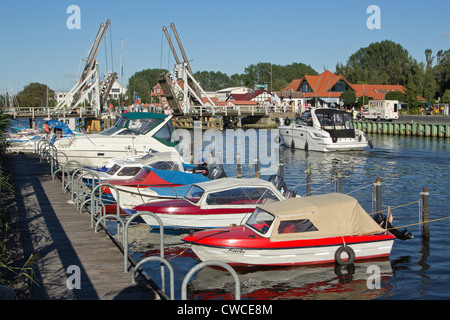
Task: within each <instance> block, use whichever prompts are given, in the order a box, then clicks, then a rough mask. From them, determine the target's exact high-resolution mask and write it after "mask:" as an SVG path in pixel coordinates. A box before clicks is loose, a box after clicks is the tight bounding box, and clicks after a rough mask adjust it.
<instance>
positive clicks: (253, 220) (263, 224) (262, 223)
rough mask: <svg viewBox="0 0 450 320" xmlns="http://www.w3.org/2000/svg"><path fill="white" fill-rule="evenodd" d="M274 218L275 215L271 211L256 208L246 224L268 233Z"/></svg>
mask: <svg viewBox="0 0 450 320" xmlns="http://www.w3.org/2000/svg"><path fill="white" fill-rule="evenodd" d="M274 219H275V217H274V216H273V215H272V214H270V213H269V212H267V211H264V210H263V209H261V208H256V209H255V211H253V213H252V215H251V216H250V218H248V220H247V222H246V223H245V224H246V225H247V226H249V227H251V228H253V229H255V230H256V231H258V232H260V233H262V234H266V233H267V231H268V230H269V228H270V226H271V225H272V223H273V220H274Z"/></svg>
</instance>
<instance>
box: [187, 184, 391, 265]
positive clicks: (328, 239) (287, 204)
mask: <svg viewBox="0 0 450 320" xmlns="http://www.w3.org/2000/svg"><path fill="white" fill-rule="evenodd" d="M395 238H396V237H395V236H394V235H393V234H391V233H390V232H389V231H387V230H386V229H383V228H382V227H380V226H379V225H378V224H377V223H376V222H375V220H374V219H372V217H370V216H369V215H368V214H367V213H366V212H365V210H364V209H363V208H362V207H361V206H360V205H359V204H358V202H357V201H356V199H354V198H352V197H350V196H348V195H344V194H339V193H332V194H324V195H317V196H309V197H302V198H291V199H287V200H284V201H280V202H276V203H269V204H267V205H262V206H258V207H257V208H256V209H255V211H254V212H253V214H252V215H251V216H250V217H249V218H248V220H247V221H246V222H245V224H243V225H240V226H231V227H226V228H216V229H211V230H205V231H199V232H196V233H194V234H192V235H189V236H187V237H185V238H184V239H183V241H185V242H187V243H189V244H191V245H192V250H193V251H194V253H195V254H196V255H197V256H198V257H199V258H200V259H201V260H203V261H207V260H220V261H223V262H225V263H228V264H231V265H272V266H273V265H306V264H323V263H334V262H337V263H338V264H350V263H353V262H354V261H355V260H361V259H373V258H381V257H388V256H389V254H390V252H391V249H392V245H393V243H394V239H395Z"/></svg>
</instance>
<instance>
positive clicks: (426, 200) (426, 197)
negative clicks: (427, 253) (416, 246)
mask: <svg viewBox="0 0 450 320" xmlns="http://www.w3.org/2000/svg"><path fill="white" fill-rule="evenodd" d="M420 195H421V198H422V221H421V222H422V223H423V224H422V230H423V235H424V236H425V237H429V236H430V224H429V223H428V221H429V220H430V189H429V188H428V187H423V192H421V193H420Z"/></svg>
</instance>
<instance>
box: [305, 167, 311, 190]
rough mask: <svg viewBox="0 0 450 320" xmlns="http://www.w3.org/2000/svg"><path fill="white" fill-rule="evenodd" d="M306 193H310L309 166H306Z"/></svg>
mask: <svg viewBox="0 0 450 320" xmlns="http://www.w3.org/2000/svg"><path fill="white" fill-rule="evenodd" d="M306 195H307V196H310V195H311V166H310V165H308V167H307V168H306Z"/></svg>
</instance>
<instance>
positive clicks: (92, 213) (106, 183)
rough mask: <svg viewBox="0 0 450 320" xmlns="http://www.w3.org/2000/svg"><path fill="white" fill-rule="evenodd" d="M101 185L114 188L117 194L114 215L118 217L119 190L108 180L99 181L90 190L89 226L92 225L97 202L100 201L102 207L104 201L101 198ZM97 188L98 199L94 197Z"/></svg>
mask: <svg viewBox="0 0 450 320" xmlns="http://www.w3.org/2000/svg"><path fill="white" fill-rule="evenodd" d="M103 186H107V187H109V188H112V189H114V190H115V192H116V194H117V199H116V210H117V211H116V216H117V217H118V218H119V217H120V197H119V191H118V190H117V188H116V186H115V185H112V184H110V183H109V182H104V183H99V184H98V185H97V186H95V187H94V188H92V192H91V228H92V227H93V226H94V212H95V211H96V210H97V202H100V203H101V204H102V205H103V207H104V203H103V200H102V190H101V187H103ZM97 189H99V199H98V200H97V199H96V198H95V191H96V190H97ZM94 207H95V209H94ZM105 212H106V209H105ZM117 232H119V229H117Z"/></svg>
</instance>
